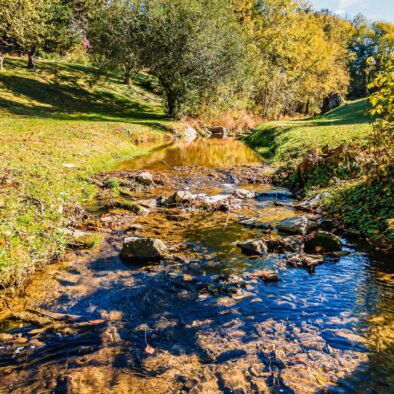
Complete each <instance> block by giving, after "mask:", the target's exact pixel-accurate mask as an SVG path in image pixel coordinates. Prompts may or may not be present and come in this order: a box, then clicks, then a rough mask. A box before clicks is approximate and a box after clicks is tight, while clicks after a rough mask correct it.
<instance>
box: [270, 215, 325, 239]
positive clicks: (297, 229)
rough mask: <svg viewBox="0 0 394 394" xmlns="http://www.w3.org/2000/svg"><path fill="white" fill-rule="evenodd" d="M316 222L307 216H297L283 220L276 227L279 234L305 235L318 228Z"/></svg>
mask: <svg viewBox="0 0 394 394" xmlns="http://www.w3.org/2000/svg"><path fill="white" fill-rule="evenodd" d="M316 226H317V224H316V222H315V221H313V220H311V219H309V218H308V217H306V216H296V217H293V218H288V219H285V220H282V221H281V222H280V223H279V224H278V225H277V226H276V227H277V229H278V231H279V232H282V233H289V234H301V235H305V234H307V233H309V232H310V231H311V230H313V229H314V228H316Z"/></svg>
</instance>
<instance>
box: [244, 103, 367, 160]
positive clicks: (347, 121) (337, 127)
mask: <svg viewBox="0 0 394 394" xmlns="http://www.w3.org/2000/svg"><path fill="white" fill-rule="evenodd" d="M370 121H371V119H370V118H369V116H368V115H367V102H366V100H365V99H362V100H357V101H353V102H349V103H347V104H345V105H343V106H341V107H339V108H336V109H334V110H332V111H330V112H328V113H326V114H324V115H321V116H317V117H314V118H311V119H303V120H292V121H277V122H267V123H263V124H262V125H260V126H259V127H258V128H257V130H256V131H255V132H254V133H253V134H251V135H250V136H248V137H247V138H246V139H245V142H246V143H247V144H248V145H249V146H251V147H252V148H254V149H256V150H257V151H258V152H259V153H260V154H261V155H262V156H263V157H264V158H265V159H267V160H269V161H271V162H273V163H286V162H289V161H291V160H295V161H297V160H301V158H302V156H303V155H304V154H305V153H306V152H307V151H308V150H310V149H316V148H317V149H318V148H321V147H323V146H325V145H328V146H330V147H336V146H338V145H340V144H341V143H345V144H349V143H357V144H360V145H364V144H365V142H366V137H367V136H368V135H369V133H370V132H371V131H372V125H371V124H370Z"/></svg>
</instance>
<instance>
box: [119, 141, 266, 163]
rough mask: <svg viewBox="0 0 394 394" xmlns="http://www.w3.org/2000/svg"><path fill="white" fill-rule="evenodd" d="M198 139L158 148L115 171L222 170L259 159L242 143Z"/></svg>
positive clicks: (258, 160)
mask: <svg viewBox="0 0 394 394" xmlns="http://www.w3.org/2000/svg"><path fill="white" fill-rule="evenodd" d="M209 141H210V142H209V143H206V141H205V140H201V139H197V140H196V141H194V142H192V143H178V144H174V145H170V146H168V147H167V148H166V149H158V150H156V151H155V152H153V153H152V154H150V155H147V156H144V157H140V158H137V159H134V160H131V161H126V162H123V163H121V164H120V165H119V166H118V168H117V169H118V170H125V169H126V170H127V169H135V170H141V169H146V170H157V171H168V170H171V168H172V167H183V166H203V167H211V168H223V167H226V166H232V165H234V164H255V163H259V162H260V161H261V159H260V158H259V156H258V155H257V154H256V153H255V152H254V151H253V150H252V149H249V148H248V147H247V146H245V145H244V144H243V143H242V142H240V141H237V140H235V139H233V138H218V139H210V140H209Z"/></svg>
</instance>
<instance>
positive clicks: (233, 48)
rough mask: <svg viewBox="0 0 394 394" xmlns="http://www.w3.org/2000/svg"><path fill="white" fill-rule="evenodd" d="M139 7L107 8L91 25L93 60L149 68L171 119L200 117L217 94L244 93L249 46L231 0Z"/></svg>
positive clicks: (169, 0) (167, 1) (163, 1)
mask: <svg viewBox="0 0 394 394" xmlns="http://www.w3.org/2000/svg"><path fill="white" fill-rule="evenodd" d="M138 4H139V3H138V2H137V3H135V2H133V3H131V2H128V1H121V0H119V1H114V2H111V3H108V4H107V5H106V9H105V10H103V11H101V12H100V20H96V21H95V22H94V23H92V24H91V26H90V33H89V38H91V39H92V43H93V55H94V56H96V58H99V59H101V62H102V64H104V65H106V66H107V68H108V67H111V66H112V67H113V65H114V64H116V65H117V66H118V67H119V66H121V67H123V68H126V67H128V66H129V65H130V64H131V65H134V64H137V65H139V66H140V67H143V68H145V69H147V70H148V72H149V73H150V74H151V75H153V76H155V77H156V78H157V79H158V81H159V83H160V85H161V87H162V90H163V92H164V94H165V101H166V105H167V113H168V115H169V116H170V117H174V116H175V115H176V114H177V113H178V111H179V110H181V109H185V110H188V111H191V112H198V110H199V109H201V108H202V107H203V106H207V105H208V104H207V103H212V102H214V97H215V98H218V92H219V91H221V92H222V93H223V92H224V91H226V95H227V96H231V95H233V94H234V92H236V91H238V90H239V89H240V88H242V82H243V71H244V70H245V69H246V68H245V67H242V66H244V65H245V59H246V47H245V42H244V40H243V33H242V30H241V28H240V26H239V23H238V21H237V19H236V17H235V15H234V13H233V11H232V9H231V8H230V6H229V3H228V1H227V0H191V1H186V0H146V1H144V2H143V3H142V5H141V6H139V5H138ZM140 4H141V3H140ZM113 26H115V27H113ZM119 30H121V31H122V32H126V36H127V37H123V36H122V34H119ZM126 77H127V74H126ZM224 86H226V87H227V88H226V89H224Z"/></svg>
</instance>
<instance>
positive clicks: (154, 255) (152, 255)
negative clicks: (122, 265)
mask: <svg viewBox="0 0 394 394" xmlns="http://www.w3.org/2000/svg"><path fill="white" fill-rule="evenodd" d="M166 249H167V246H166V245H165V243H164V242H163V241H162V240H160V239H157V238H148V237H143V238H140V237H129V238H126V239H125V240H124V242H123V247H122V251H121V254H120V256H121V258H122V259H123V260H126V261H129V262H134V261H135V262H148V261H157V260H160V259H161V258H163V256H164V254H163V253H164V252H165V251H166Z"/></svg>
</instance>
